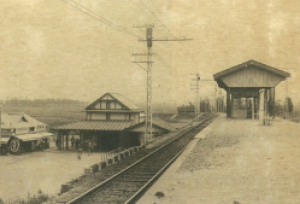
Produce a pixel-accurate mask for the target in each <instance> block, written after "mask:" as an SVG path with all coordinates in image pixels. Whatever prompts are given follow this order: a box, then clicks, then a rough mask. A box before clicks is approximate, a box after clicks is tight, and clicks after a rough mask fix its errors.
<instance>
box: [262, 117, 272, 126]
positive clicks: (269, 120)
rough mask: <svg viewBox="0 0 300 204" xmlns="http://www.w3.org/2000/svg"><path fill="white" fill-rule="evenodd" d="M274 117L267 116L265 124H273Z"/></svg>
mask: <svg viewBox="0 0 300 204" xmlns="http://www.w3.org/2000/svg"><path fill="white" fill-rule="evenodd" d="M272 121H273V117H269V116H265V117H264V125H272Z"/></svg>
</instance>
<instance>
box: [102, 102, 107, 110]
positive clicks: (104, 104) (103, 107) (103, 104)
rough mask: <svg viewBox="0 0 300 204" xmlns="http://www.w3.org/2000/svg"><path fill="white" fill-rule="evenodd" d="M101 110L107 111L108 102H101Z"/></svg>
mask: <svg viewBox="0 0 300 204" xmlns="http://www.w3.org/2000/svg"><path fill="white" fill-rule="evenodd" d="M101 109H106V101H101Z"/></svg>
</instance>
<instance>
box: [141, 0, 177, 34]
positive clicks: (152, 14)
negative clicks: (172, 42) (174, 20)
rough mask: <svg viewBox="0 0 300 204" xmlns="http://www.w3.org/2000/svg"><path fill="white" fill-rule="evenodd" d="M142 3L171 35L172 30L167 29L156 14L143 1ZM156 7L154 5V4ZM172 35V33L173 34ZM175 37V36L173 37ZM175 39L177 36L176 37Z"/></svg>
mask: <svg viewBox="0 0 300 204" xmlns="http://www.w3.org/2000/svg"><path fill="white" fill-rule="evenodd" d="M140 2H141V3H142V4H143V5H144V6H145V7H146V8H147V10H148V11H149V12H150V13H151V14H152V15H153V16H154V17H155V18H156V19H157V20H158V21H159V22H160V23H161V24H162V25H163V26H164V27H165V29H166V30H168V31H169V32H170V33H171V31H170V29H169V28H167V26H166V25H165V24H164V23H163V22H162V21H161V20H160V19H159V18H158V17H157V16H156V15H155V14H154V12H153V11H152V10H151V9H150V8H149V7H148V6H147V4H145V3H144V2H143V1H142V0H140ZM153 5H154V4H153ZM171 34H172V33H171ZM172 35H173V34H172ZM173 36H174V35H173ZM174 37H175V36H174Z"/></svg>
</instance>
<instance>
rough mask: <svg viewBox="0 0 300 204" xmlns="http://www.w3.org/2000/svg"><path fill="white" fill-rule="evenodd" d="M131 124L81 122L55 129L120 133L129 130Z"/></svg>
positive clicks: (126, 122) (129, 122) (122, 122)
mask: <svg viewBox="0 0 300 204" xmlns="http://www.w3.org/2000/svg"><path fill="white" fill-rule="evenodd" d="M131 124H132V121H129V120H127V121H117V120H116V121H114V120H110V121H106V120H97V121H93V120H91V121H82V122H76V123H71V124H66V125H61V126H58V127H55V128H54V129H57V130H97V131H121V130H124V129H126V128H129V127H130V126H131Z"/></svg>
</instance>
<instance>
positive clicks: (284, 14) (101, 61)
mask: <svg viewBox="0 0 300 204" xmlns="http://www.w3.org/2000/svg"><path fill="white" fill-rule="evenodd" d="M66 2H67V3H69V4H72V5H73V6H74V5H75V3H74V1H72V0H65V1H62V0H0V10H1V12H0V15H1V17H0V18H1V20H0V27H1V30H0V56H1V58H0V69H1V74H0V85H1V89H0V97H1V98H2V99H7V98H16V97H17V98H30V99H35V98H68V99H78V100H83V101H90V102H92V101H93V100H95V99H96V98H98V97H100V96H101V95H102V94H104V93H106V92H113V93H116V92H117V93H122V94H124V95H126V96H127V97H128V98H129V99H131V100H132V101H133V102H135V103H143V102H145V101H146V72H145V71H144V70H143V69H141V68H140V67H139V66H137V65H135V64H133V63H131V61H133V60H134V57H133V56H131V54H132V53H137V52H139V53H141V52H146V51H147V47H146V44H145V43H144V42H138V37H137V36H140V37H143V38H144V37H145V29H136V28H133V25H143V24H146V23H154V30H153V37H154V38H160V37H165V36H169V37H174V36H176V37H181V36H186V37H188V38H192V39H193V41H185V42H182V43H180V42H154V44H153V51H154V52H157V53H158V54H159V56H160V57H161V58H163V60H164V61H165V62H166V63H167V64H168V67H166V66H164V65H163V64H162V63H161V62H160V61H159V60H158V59H157V58H155V57H154V58H153V60H154V62H155V63H154V64H153V102H154V103H158V102H159V103H161V102H163V101H170V102H169V103H177V105H179V104H181V103H186V102H188V101H191V100H194V96H195V94H194V92H193V90H190V87H191V84H192V83H193V82H192V75H191V74H192V73H196V72H198V73H199V74H200V76H201V79H213V77H212V75H213V74H215V73H216V72H219V71H222V70H224V69H227V68H229V67H231V66H234V65H237V64H240V63H243V62H245V61H248V60H250V59H254V60H257V61H259V62H262V63H264V64H268V65H270V66H274V67H276V68H278V69H281V70H284V71H287V72H290V73H291V75H292V76H291V78H290V79H289V93H290V96H291V97H292V98H293V99H294V100H296V97H297V96H298V95H299V87H300V86H299V85H300V84H299V83H300V82H299V81H300V76H299V72H300V70H299V65H300V55H299V53H300V12H299V11H300V1H298V0H248V1H245V0H239V1H237V0H214V1H207V0H190V1H187V0H164V1H161V0H97V1H94V0H76V1H75V2H77V3H79V4H80V5H82V6H84V7H85V8H87V9H88V10H90V11H92V12H94V13H95V14H97V16H99V17H100V18H98V20H97V19H95V18H92V17H91V16H88V15H87V14H85V13H83V12H81V11H78V10H77V9H75V8H74V7H72V6H70V5H68V4H67V3H66ZM81 8H82V7H81ZM99 19H101V20H99ZM105 19H106V20H108V21H109V22H112V23H113V24H114V25H116V26H118V27H121V28H124V29H127V30H128V31H129V32H130V34H134V35H136V36H132V35H129V34H128V33H125V32H121V31H120V30H118V29H115V28H113V27H112V26H109V25H107V24H105V23H103V21H105ZM101 21H102V22H101ZM106 22H107V21H106ZM137 59H143V57H139V58H137ZM141 65H142V66H143V67H144V68H146V64H141ZM284 83H285V82H282V83H281V84H280V85H279V86H278V87H277V89H276V94H277V96H278V98H281V97H284V92H285V90H286V88H285V84H284ZM214 85H215V83H214V82H209V81H205V82H200V93H201V96H203V97H211V96H212V93H213V87H214ZM297 100H299V98H298V99H297Z"/></svg>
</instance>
